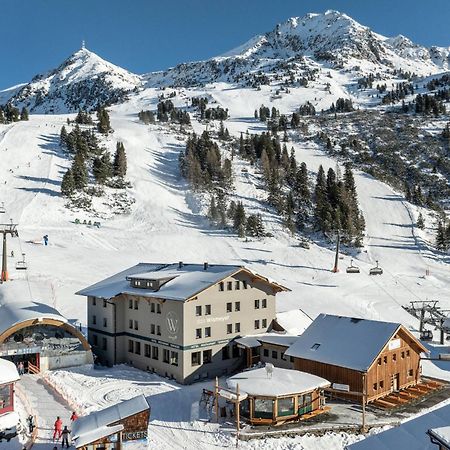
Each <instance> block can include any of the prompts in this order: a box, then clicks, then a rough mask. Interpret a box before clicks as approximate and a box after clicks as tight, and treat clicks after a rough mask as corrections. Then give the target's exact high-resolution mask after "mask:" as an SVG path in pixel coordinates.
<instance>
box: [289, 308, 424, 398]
mask: <svg viewBox="0 0 450 450" xmlns="http://www.w3.org/2000/svg"><path fill="white" fill-rule="evenodd" d="M422 352H427V349H426V348H425V347H424V346H423V345H422V343H421V342H420V341H419V340H418V339H417V338H416V337H414V336H413V335H412V334H411V333H410V332H409V331H408V330H407V329H406V328H405V327H404V326H403V325H401V324H398V323H391V322H381V321H375V320H367V319H359V318H352V317H342V316H334V315H329V314H320V315H319V316H318V317H317V318H316V319H315V320H314V321H313V322H312V324H311V325H310V326H309V327H308V328H307V329H306V330H305V332H304V333H303V334H302V335H301V336H299V337H298V339H297V340H296V341H295V342H294V343H293V344H292V346H291V347H289V348H288V350H287V351H286V352H285V355H286V356H290V357H293V358H294V368H295V369H297V370H300V371H302V372H307V373H311V374H314V375H317V376H319V377H322V378H325V379H327V380H329V381H330V382H331V383H332V388H334V390H335V393H336V395H337V396H339V397H343V398H347V399H351V400H357V401H358V402H362V401H363V399H364V400H365V402H371V401H374V400H377V399H379V398H381V397H384V396H386V395H389V394H390V393H392V392H397V391H400V390H402V389H405V388H408V387H411V386H415V385H416V384H418V383H419V382H420V377H421V367H420V354H421V353H422Z"/></svg>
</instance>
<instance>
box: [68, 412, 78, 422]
mask: <svg viewBox="0 0 450 450" xmlns="http://www.w3.org/2000/svg"><path fill="white" fill-rule="evenodd" d="M77 419H78V415H77V413H76V412H75V411H74V412H73V413H72V415H71V416H70V421H71V422H75V420H77Z"/></svg>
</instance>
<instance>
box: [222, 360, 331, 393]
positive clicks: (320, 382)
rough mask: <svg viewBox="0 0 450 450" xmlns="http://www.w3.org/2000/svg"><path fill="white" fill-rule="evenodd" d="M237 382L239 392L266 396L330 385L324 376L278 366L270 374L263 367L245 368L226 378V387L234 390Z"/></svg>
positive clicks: (306, 390)
mask: <svg viewBox="0 0 450 450" xmlns="http://www.w3.org/2000/svg"><path fill="white" fill-rule="evenodd" d="M238 384H239V391H240V392H246V393H247V394H249V395H261V396H267V397H280V396H283V395H291V394H299V393H301V392H309V391H312V390H314V389H317V388H325V387H328V386H330V382H329V381H328V380H325V379H324V378H321V377H318V376H316V375H311V374H309V373H304V372H300V371H298V370H291V369H281V368H280V367H274V368H273V372H272V375H271V376H269V375H268V374H267V372H266V368H264V367H263V368H260V369H254V370H247V371H245V372H241V373H238V374H236V375H233V376H232V377H230V378H228V379H227V385H228V387H229V388H230V389H232V390H234V391H235V390H236V386H237V385H238Z"/></svg>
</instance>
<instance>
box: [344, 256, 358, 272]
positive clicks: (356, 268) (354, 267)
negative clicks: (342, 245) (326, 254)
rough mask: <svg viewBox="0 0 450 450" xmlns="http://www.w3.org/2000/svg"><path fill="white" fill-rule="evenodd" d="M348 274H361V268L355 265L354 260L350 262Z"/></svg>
mask: <svg viewBox="0 0 450 450" xmlns="http://www.w3.org/2000/svg"><path fill="white" fill-rule="evenodd" d="M346 272H347V273H359V272H360V270H359V267H358V266H354V265H353V259H352V260H350V265H349V266H348V267H347V269H346Z"/></svg>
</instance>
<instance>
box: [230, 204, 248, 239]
mask: <svg viewBox="0 0 450 450" xmlns="http://www.w3.org/2000/svg"><path fill="white" fill-rule="evenodd" d="M245 225H246V217H245V210H244V205H243V204H242V202H238V203H237V205H236V209H235V211H234V217H233V228H234V230H235V231H237V232H238V233H239V237H243V236H244V235H245Z"/></svg>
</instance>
